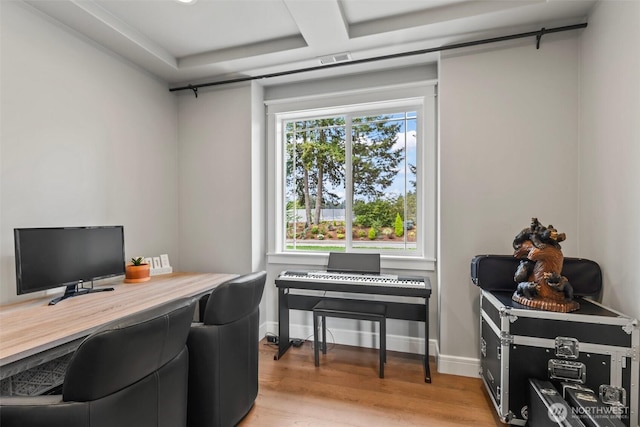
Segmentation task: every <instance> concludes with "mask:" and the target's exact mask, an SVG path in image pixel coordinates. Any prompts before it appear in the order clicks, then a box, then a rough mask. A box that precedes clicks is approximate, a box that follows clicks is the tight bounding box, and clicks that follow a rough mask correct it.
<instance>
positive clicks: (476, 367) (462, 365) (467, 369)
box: [438, 354, 480, 378]
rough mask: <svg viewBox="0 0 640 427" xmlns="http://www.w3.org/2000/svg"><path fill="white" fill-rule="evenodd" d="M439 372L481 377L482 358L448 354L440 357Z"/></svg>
mask: <svg viewBox="0 0 640 427" xmlns="http://www.w3.org/2000/svg"><path fill="white" fill-rule="evenodd" d="M438 372H440V373H441V374H450V375H461V376H463V377H475V378H479V377H480V373H479V372H480V360H479V359H473V358H471V357H459V356H448V355H446V354H440V355H439V357H438Z"/></svg>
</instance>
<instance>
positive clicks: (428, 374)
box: [424, 298, 431, 383]
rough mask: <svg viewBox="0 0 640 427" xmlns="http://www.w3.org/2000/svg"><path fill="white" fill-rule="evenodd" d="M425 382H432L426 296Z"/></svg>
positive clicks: (426, 299) (427, 300) (427, 299)
mask: <svg viewBox="0 0 640 427" xmlns="http://www.w3.org/2000/svg"><path fill="white" fill-rule="evenodd" d="M424 382H426V383H430V382H431V369H429V298H425V319H424Z"/></svg>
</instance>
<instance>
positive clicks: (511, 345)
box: [471, 255, 640, 427]
mask: <svg viewBox="0 0 640 427" xmlns="http://www.w3.org/2000/svg"><path fill="white" fill-rule="evenodd" d="M518 263H519V261H518V260H516V259H514V258H513V257H510V256H507V255H482V256H477V257H475V258H474V259H473V260H472V263H471V276H472V280H473V282H474V283H475V284H476V285H478V286H480V287H481V288H482V291H481V295H480V353H481V356H480V359H481V360H480V366H481V368H480V375H481V377H482V379H483V381H484V384H485V386H486V388H487V391H488V393H489V396H490V397H491V400H492V401H493V404H494V406H495V409H496V411H497V413H498V416H499V417H500V419H501V420H502V421H503V422H505V423H509V424H512V425H525V424H526V422H527V418H528V412H529V397H528V395H529V394H528V392H527V389H528V381H529V379H538V380H545V381H550V382H551V383H553V384H554V386H555V387H556V388H557V389H559V390H561V389H562V383H569V384H576V385H580V386H583V387H585V388H588V389H591V390H594V391H596V392H597V393H600V395H601V396H603V397H606V398H607V399H609V401H610V404H611V405H612V406H616V408H617V411H618V413H619V414H620V419H621V421H622V422H623V423H624V425H625V426H628V427H638V379H639V378H640V373H639V368H638V357H639V355H638V348H639V346H640V342H639V340H640V338H639V336H640V332H639V328H638V321H637V320H636V319H632V318H630V317H628V316H625V315H623V314H622V313H619V312H617V311H614V310H612V309H610V308H607V307H605V306H603V305H602V304H599V303H598V302H596V301H593V300H590V299H586V298H584V296H587V295H597V294H598V293H599V292H600V290H601V273H600V268H599V266H598V265H597V264H596V263H595V262H593V261H589V260H584V259H578V258H565V263H564V267H563V270H562V275H563V276H566V277H567V279H568V280H569V282H570V283H571V284H572V285H573V287H574V292H575V295H576V296H577V297H576V298H575V299H576V301H578V302H579V304H580V309H579V310H577V311H574V312H571V313H558V312H551V311H543V310H537V309H533V308H530V307H526V306H523V305H521V304H518V303H516V302H514V301H513V300H512V299H511V297H512V295H513V292H514V290H515V287H516V284H515V282H514V280H513V276H514V273H515V271H516V269H517V267H518ZM493 272H496V274H494V273H493ZM496 275H497V276H496ZM616 399H617V401H616ZM603 400H604V399H603Z"/></svg>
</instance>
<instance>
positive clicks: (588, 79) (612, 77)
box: [579, 1, 640, 319]
mask: <svg viewBox="0 0 640 427" xmlns="http://www.w3.org/2000/svg"><path fill="white" fill-rule="evenodd" d="M639 22H640V3H639V2H628V1H614V2H600V3H598V5H597V6H596V8H595V9H594V11H593V13H592V15H591V16H590V17H589V26H588V27H587V29H586V30H585V32H584V35H583V37H582V51H581V54H582V82H581V89H582V116H581V119H582V121H581V132H582V136H581V138H582V145H581V152H580V161H581V165H580V216H579V219H580V235H581V239H580V254H581V255H582V256H584V257H586V258H591V259H594V260H596V261H597V262H598V263H599V264H600V266H601V268H602V270H603V276H604V292H603V302H604V303H605V304H607V305H610V306H612V307H614V308H616V309H618V310H620V311H622V312H623V313H627V314H629V315H632V316H634V317H635V318H638V319H640V275H639V274H638V268H637V264H638V250H637V249H638V242H640V185H639V183H640V55H638V46H639V45H640V27H639V26H638V23H639Z"/></svg>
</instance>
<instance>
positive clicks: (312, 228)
mask: <svg viewBox="0 0 640 427" xmlns="http://www.w3.org/2000/svg"><path fill="white" fill-rule="evenodd" d="M319 232H320V229H319V228H318V226H317V225H314V226H313V227H311V234H318V233H319Z"/></svg>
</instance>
